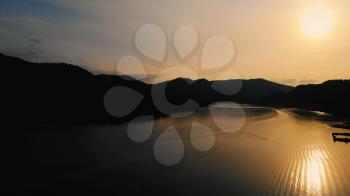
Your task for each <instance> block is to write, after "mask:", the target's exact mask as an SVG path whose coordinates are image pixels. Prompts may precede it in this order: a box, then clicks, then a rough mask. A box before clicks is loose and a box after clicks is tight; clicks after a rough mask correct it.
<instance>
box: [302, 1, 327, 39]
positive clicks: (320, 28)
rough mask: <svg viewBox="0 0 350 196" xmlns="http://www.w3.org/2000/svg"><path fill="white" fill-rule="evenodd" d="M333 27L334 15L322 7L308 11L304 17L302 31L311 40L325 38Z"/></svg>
mask: <svg viewBox="0 0 350 196" xmlns="http://www.w3.org/2000/svg"><path fill="white" fill-rule="evenodd" d="M332 27H333V16H332V13H331V12H330V11H329V10H327V9H325V8H321V7H315V8H312V9H309V10H307V11H306V12H305V13H304V15H303V17H302V30H303V32H304V34H305V35H306V36H307V37H309V38H311V39H320V38H323V37H325V36H326V35H327V34H328V33H329V32H330V31H331V30H332Z"/></svg>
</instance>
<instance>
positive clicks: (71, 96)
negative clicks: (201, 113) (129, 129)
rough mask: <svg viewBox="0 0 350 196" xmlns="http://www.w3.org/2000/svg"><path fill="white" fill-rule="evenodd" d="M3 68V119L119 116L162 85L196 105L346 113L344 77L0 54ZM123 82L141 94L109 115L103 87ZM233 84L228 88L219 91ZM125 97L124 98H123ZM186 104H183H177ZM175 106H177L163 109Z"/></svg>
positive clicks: (146, 102)
mask: <svg viewBox="0 0 350 196" xmlns="http://www.w3.org/2000/svg"><path fill="white" fill-rule="evenodd" d="M0 65H1V67H2V68H3V71H2V74H1V77H2V86H3V88H2V89H3V93H2V99H3V102H2V103H3V108H6V109H3V110H2V112H3V114H4V115H5V116H7V118H8V120H9V121H16V120H21V121H27V122H57V123H61V122H65V123H67V122H69V123H106V122H122V121H125V120H129V119H131V118H133V117H135V116H140V115H147V114H152V115H155V116H161V115H165V114H164V113H162V112H159V111H158V109H157V108H156V107H155V105H154V100H153V99H152V89H155V88H159V87H162V86H163V87H164V89H165V95H164V96H165V97H166V99H167V101H169V102H170V103H171V104H174V105H181V104H183V103H185V102H186V101H188V100H189V99H191V100H193V101H195V102H196V103H197V104H198V106H206V105H209V104H212V103H214V102H219V101H236V102H239V103H258V104H273V105H284V106H292V107H302V108H306V109H317V110H324V111H327V112H331V113H335V114H341V115H348V114H349V113H348V110H347V109H345V108H349V107H348V106H349V104H348V100H350V99H349V92H350V91H349V86H350V84H349V83H350V82H349V80H347V81H342V80H339V81H328V82H325V83H323V84H320V85H302V86H298V87H296V88H294V89H293V87H290V86H286V85H282V84H277V83H273V82H270V81H267V80H264V79H252V80H223V81H208V80H205V79H200V80H195V81H192V80H190V79H184V78H177V79H175V80H172V81H168V82H163V83H159V84H154V85H151V84H146V83H144V82H141V81H138V80H134V79H130V78H129V79H125V78H124V77H121V76H115V75H93V74H91V73H90V72H88V71H86V70H84V69H82V68H80V67H78V66H74V65H69V64H64V63H31V62H27V61H24V60H21V59H18V58H15V57H9V56H5V55H1V54H0ZM115 86H124V87H127V88H129V89H132V90H135V92H137V93H139V94H140V95H142V96H143V99H142V101H141V103H140V104H139V105H138V107H137V108H136V109H135V110H134V111H133V112H132V113H130V114H129V115H128V116H124V117H119V118H115V117H113V116H111V115H110V114H109V113H108V112H107V111H106V109H105V107H104V97H105V94H106V92H107V91H108V90H109V89H111V88H112V87H115ZM234 88H238V90H237V89H236V90H237V92H234V93H233V94H225V93H223V92H230V90H232V89H234ZM127 100H128V99H126V103H121V104H128V102H127ZM181 109H186V108H181ZM172 112H179V111H177V110H174V111H168V113H172Z"/></svg>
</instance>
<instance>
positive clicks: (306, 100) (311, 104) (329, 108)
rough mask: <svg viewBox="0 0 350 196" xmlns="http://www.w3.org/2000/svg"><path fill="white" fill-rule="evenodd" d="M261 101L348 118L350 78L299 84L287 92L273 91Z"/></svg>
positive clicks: (349, 113)
mask: <svg viewBox="0 0 350 196" xmlns="http://www.w3.org/2000/svg"><path fill="white" fill-rule="evenodd" d="M263 103H265V104H266V103H270V104H275V105H276V104H278V105H282V106H288V107H295V108H302V109H306V110H317V111H323V112H327V113H331V114H334V115H336V116H339V117H345V118H347V119H349V118H350V80H329V81H326V82H324V83H322V84H308V85H300V86H297V87H296V88H294V89H293V90H292V91H290V92H289V93H274V94H271V95H270V96H268V97H266V98H265V99H264V102H263Z"/></svg>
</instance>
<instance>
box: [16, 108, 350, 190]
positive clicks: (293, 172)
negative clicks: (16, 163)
mask: <svg viewBox="0 0 350 196" xmlns="http://www.w3.org/2000/svg"><path fill="white" fill-rule="evenodd" d="M244 107H245V109H244V114H245V118H244V119H240V120H243V121H244V123H243V124H242V127H241V128H240V129H239V130H237V131H236V130H235V129H237V123H238V121H235V119H237V118H241V116H240V113H237V107H236V105H233V104H227V103H222V104H217V105H213V106H211V108H210V110H209V109H206V108H204V109H200V110H199V111H197V113H196V114H194V115H192V116H190V117H187V118H184V119H173V118H166V119H158V120H156V121H155V122H154V130H153V132H152V134H151V136H150V138H149V139H148V140H147V141H145V142H141V143H135V142H133V141H132V140H130V138H129V137H128V135H127V131H126V128H127V124H125V125H118V126H116V125H115V126H97V125H90V126H74V127H72V126H42V127H38V128H37V131H34V132H30V133H27V134H26V135H25V136H24V138H23V139H21V142H22V143H24V144H25V145H24V148H23V149H21V150H22V152H23V154H24V156H23V157H21V158H20V162H21V163H22V164H23V165H22V166H21V167H23V173H22V175H23V176H22V178H23V182H25V183H23V184H24V187H25V189H26V190H29V191H43V192H45V191H46V192H60V191H62V192H65V191H77V192H78V191H79V192H87V193H94V192H95V191H97V192H114V193H123V195H139V194H149V195H157V194H159V195H180V194H181V195H195V194H196V195H350V156H349V153H350V144H345V143H339V142H337V143H334V142H333V140H332V137H331V133H332V132H346V131H347V130H344V129H336V128H331V127H329V126H328V125H326V124H323V123H321V122H319V121H315V120H311V119H310V118H303V117H302V116H296V115H294V114H293V113H291V112H289V110H278V109H273V108H259V107H253V106H244ZM210 114H212V115H215V116H214V117H211V115H210ZM193 122H198V123H200V124H202V125H204V126H205V127H207V128H208V129H209V130H210V132H209V133H210V134H209V135H205V134H204V135H202V136H201V135H199V136H196V139H195V140H196V141H197V142H199V143H201V142H202V143H201V144H205V143H206V142H211V144H213V143H214V144H213V146H212V147H211V148H210V149H209V150H207V151H200V150H198V149H196V148H195V147H194V145H193V141H192V140H193V138H191V133H190V132H191V131H193V130H194V129H201V128H203V127H201V126H193V127H192V125H193ZM144 123H145V122H143V123H140V124H139V125H140V126H137V124H136V125H134V126H133V128H134V129H135V130H134V131H135V132H136V133H140V134H144V133H142V131H143V128H144V126H143V125H144ZM217 123H220V125H218V124H217ZM169 127H174V128H176V130H177V131H178V133H179V135H180V137H178V138H170V139H171V140H181V141H183V142H182V143H181V142H179V143H180V144H183V149H184V157H183V159H182V160H181V161H180V163H179V164H177V165H176V166H172V167H168V166H163V165H161V164H159V163H158V161H157V160H156V158H155V156H154V153H153V152H154V145H155V143H156V142H157V141H158V137H159V136H160V135H161V134H162V132H164V130H166V129H167V128H169ZM221 128H226V129H227V130H230V129H232V130H235V131H232V132H230V131H226V132H224V131H222V130H221ZM199 131H200V130H199ZM213 137H214V138H213ZM208 138H211V139H210V140H208ZM13 140H16V138H13ZM164 148H172V147H171V146H170V147H169V146H166V145H165V147H164ZM174 148H175V149H170V151H171V150H175V151H176V148H177V147H176V146H175V147H174ZM180 149H181V147H180ZM170 151H169V152H170Z"/></svg>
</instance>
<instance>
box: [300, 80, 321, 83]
mask: <svg viewBox="0 0 350 196" xmlns="http://www.w3.org/2000/svg"><path fill="white" fill-rule="evenodd" d="M317 82H318V81H317V80H315V79H302V80H300V81H299V84H316V83H317Z"/></svg>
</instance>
